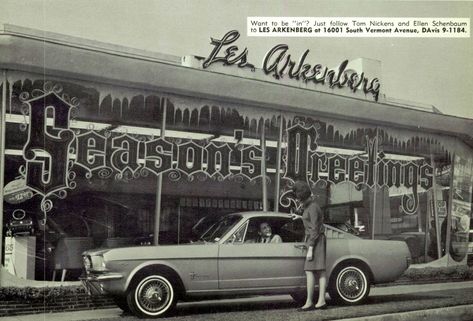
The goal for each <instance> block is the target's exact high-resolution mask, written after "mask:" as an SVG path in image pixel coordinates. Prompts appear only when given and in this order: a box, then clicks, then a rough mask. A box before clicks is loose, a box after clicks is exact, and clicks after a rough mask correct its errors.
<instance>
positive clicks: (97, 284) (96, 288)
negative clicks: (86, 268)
mask: <svg viewBox="0 0 473 321" xmlns="http://www.w3.org/2000/svg"><path fill="white" fill-rule="evenodd" d="M122 278H123V275H122V274H120V273H105V274H87V275H85V276H82V277H80V278H79V279H80V281H81V282H82V286H83V287H84V288H85V291H86V293H87V294H88V295H90V296H98V295H104V294H105V293H106V292H107V291H106V289H105V288H106V283H107V282H108V281H113V280H120V279H122Z"/></svg>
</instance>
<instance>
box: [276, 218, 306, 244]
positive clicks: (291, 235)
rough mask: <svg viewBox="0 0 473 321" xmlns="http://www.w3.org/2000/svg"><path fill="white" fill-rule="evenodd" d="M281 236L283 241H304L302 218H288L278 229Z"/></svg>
mask: <svg viewBox="0 0 473 321" xmlns="http://www.w3.org/2000/svg"><path fill="white" fill-rule="evenodd" d="M280 233H281V237H282V238H283V240H285V242H291V243H296V242H304V237H305V235H304V234H305V233H304V224H303V223H302V220H294V221H293V220H289V221H287V222H286V224H284V225H283V226H282V227H281V229H280Z"/></svg>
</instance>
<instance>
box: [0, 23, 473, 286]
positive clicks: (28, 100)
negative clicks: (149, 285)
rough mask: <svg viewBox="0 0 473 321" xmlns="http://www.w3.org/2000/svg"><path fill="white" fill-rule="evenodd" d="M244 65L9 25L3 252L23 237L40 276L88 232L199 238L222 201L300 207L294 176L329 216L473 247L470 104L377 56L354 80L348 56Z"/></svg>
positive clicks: (225, 207)
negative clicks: (335, 65)
mask: <svg viewBox="0 0 473 321" xmlns="http://www.w3.org/2000/svg"><path fill="white" fill-rule="evenodd" d="M227 62H228V61H227ZM206 63H207V64H206ZM227 64H228V63H227ZM230 65H231V66H226V65H222V63H221V62H215V63H209V60H208V59H207V60H204V59H198V58H196V57H185V58H183V59H181V58H180V57H172V56H166V55H158V54H154V53H149V52H144V51H138V50H132V49H129V48H122V47H118V46H112V45H107V44H101V43H96V42H92V41H85V40H82V39H76V38H71V37H66V36H60V35H55V34H48V33H43V32H41V33H38V32H35V31H32V30H26V29H23V28H19V27H14V26H5V27H4V31H3V32H2V33H1V34H0V69H1V79H0V84H1V92H0V96H1V111H2V119H1V121H2V134H1V138H2V141H1V143H0V144H1V150H2V154H1V157H2V159H1V164H2V165H1V168H0V170H1V174H0V175H1V177H0V183H1V185H2V187H3V190H2V191H3V193H2V199H3V200H2V202H1V203H2V207H3V209H2V211H0V212H2V213H3V218H2V220H1V221H2V222H3V228H2V231H3V232H2V244H3V253H2V259H3V264H4V265H5V266H10V267H11V266H13V270H11V271H15V266H14V265H15V264H14V262H13V261H14V259H13V258H12V253H11V248H12V244H13V243H14V242H17V243H15V244H16V245H15V246H17V247H18V246H19V244H20V243H21V242H20V243H18V242H19V241H21V240H22V239H24V240H26V239H30V240H32V241H31V242H33V243H28V242H26V243H24V244H26V245H25V246H26V247H28V246H32V247H33V250H32V251H33V252H34V255H31V254H30V255H29V257H31V256H34V257H35V260H34V263H33V264H34V265H35V266H36V268H35V269H34V273H33V272H32V274H28V275H30V276H31V277H34V278H35V279H51V278H52V277H53V273H54V271H55V270H65V269H67V270H71V271H73V270H74V269H75V268H77V267H78V265H80V252H81V251H83V250H85V249H88V248H92V247H102V246H103V247H114V246H124V245H131V244H152V243H155V244H163V245H164V244H179V243H187V242H190V241H193V240H195V239H197V238H198V237H199V233H201V232H202V231H204V230H205V228H206V227H208V226H209V225H210V224H212V221H213V220H215V219H216V218H217V217H219V216H221V215H224V214H226V213H231V212H237V211H261V210H264V211H282V212H288V213H289V212H291V211H297V210H298V208H299V206H300V204H298V203H297V202H296V201H295V200H294V197H293V196H292V194H291V186H292V185H293V183H294V182H295V181H296V180H305V181H307V182H308V183H310V185H311V187H312V189H313V192H314V194H315V195H316V196H317V198H318V200H319V203H320V205H321V207H322V208H323V209H324V211H325V214H326V222H327V223H328V224H333V225H335V226H337V227H339V228H343V229H347V230H349V231H350V232H352V233H356V234H359V235H360V237H366V238H383V239H397V240H399V239H402V240H405V241H406V242H408V245H409V248H410V249H411V255H412V257H413V259H414V262H416V263H426V262H438V261H442V260H443V261H445V262H453V263H455V264H466V258H467V252H468V239H469V230H470V218H471V203H472V195H471V194H472V177H473V175H472V171H473V150H472V148H473V126H472V125H473V121H472V120H470V119H463V118H458V117H453V116H448V115H444V114H441V113H439V112H438V111H436V110H433V109H430V110H426V109H425V108H421V107H419V106H409V105H407V104H401V103H398V102H393V101H390V100H388V99H386V97H385V96H384V95H382V93H381V94H380V93H379V92H376V91H375V90H374V87H373V86H374V85H373V82H372V83H371V87H370V83H369V82H365V83H363V82H361V81H360V83H359V85H357V84H356V82H355V81H353V82H352V83H350V82H349V79H351V78H350V77H351V76H350V75H353V74H357V75H358V78H356V77H355V78H353V79H360V76H362V75H363V74H362V72H363V69H361V70H356V69H349V68H347V69H346V71H344V73H343V75H345V74H346V75H347V76H346V78H345V79H346V80H347V83H346V84H345V85H343V84H342V83H341V81H340V77H341V75H342V71H341V69H338V73H339V75H338V77H339V78H338V80H339V82H338V83H329V80H328V78H329V75H330V70H331V69H326V73H327V70H328V74H327V75H326V78H327V79H325V80H319V81H318V82H316V81H308V80H307V79H304V80H305V81H302V80H297V79H290V78H295V77H290V76H289V77H282V78H281V77H275V76H274V75H272V74H270V73H269V72H268V74H265V73H264V72H263V71H261V70H252V68H246V67H248V66H246V67H245V66H237V65H236V64H230ZM353 68H355V67H353ZM360 68H362V67H360ZM273 70H274V69H273ZM291 71H292V70H291ZM336 71H337V70H335V71H333V74H332V76H331V77H332V78H331V80H330V81H333V79H334V78H335V77H336V76H337V74H336ZM366 76H369V75H366ZM324 77H325V76H324ZM276 78H279V79H276ZM371 80H372V79H371ZM350 84H351V85H350ZM350 86H351V87H350ZM363 86H365V88H364V89H365V90H364V89H363ZM353 88H355V90H353ZM356 88H358V89H359V90H358V91H357V90H356ZM377 88H378V89H379V87H377ZM437 231H438V232H437ZM21 244H23V243H21ZM28 244H30V245H28ZM31 244H33V245H31ZM26 260H27V261H28V260H29V259H26ZM12 262H13V263H12ZM16 268H18V267H16ZM74 277H75V275H74V273H73V272H71V273H70V274H69V276H68V277H67V278H69V279H74Z"/></svg>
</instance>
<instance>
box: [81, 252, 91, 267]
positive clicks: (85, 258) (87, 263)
mask: <svg viewBox="0 0 473 321" xmlns="http://www.w3.org/2000/svg"><path fill="white" fill-rule="evenodd" d="M82 260H83V261H84V267H85V270H86V271H88V270H90V269H91V268H92V261H91V260H90V257H88V256H87V255H84V256H83V257H82Z"/></svg>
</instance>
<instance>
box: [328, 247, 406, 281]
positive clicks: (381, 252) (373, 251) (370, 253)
mask: <svg viewBox="0 0 473 321" xmlns="http://www.w3.org/2000/svg"><path fill="white" fill-rule="evenodd" d="M408 258H410V252H409V249H408V247H407V245H406V243H404V242H400V241H385V240H364V239H358V238H356V239H333V240H329V241H328V246H327V269H328V271H327V272H328V273H329V275H330V274H331V273H332V271H333V270H334V268H335V267H336V266H337V265H338V264H341V263H342V262H343V261H346V260H349V259H358V260H361V261H363V262H365V263H366V264H367V265H368V266H369V268H370V269H371V272H372V274H373V280H372V282H373V283H385V282H392V281H394V280H396V279H397V278H399V277H400V276H401V275H402V273H403V272H404V271H405V270H406V269H407V268H408V263H407V259H408Z"/></svg>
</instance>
